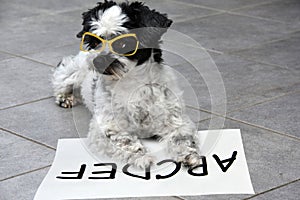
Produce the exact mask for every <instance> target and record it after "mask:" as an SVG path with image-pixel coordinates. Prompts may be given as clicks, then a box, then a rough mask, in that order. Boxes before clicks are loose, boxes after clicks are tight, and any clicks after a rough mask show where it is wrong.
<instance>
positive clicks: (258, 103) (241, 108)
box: [226, 91, 300, 114]
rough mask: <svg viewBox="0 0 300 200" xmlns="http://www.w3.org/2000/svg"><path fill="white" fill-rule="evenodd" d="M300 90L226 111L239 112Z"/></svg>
mask: <svg viewBox="0 0 300 200" xmlns="http://www.w3.org/2000/svg"><path fill="white" fill-rule="evenodd" d="M299 92H300V91H293V92H287V93H285V94H282V95H279V96H275V97H271V98H268V99H266V100H263V101H260V102H257V103H254V104H251V105H248V106H244V107H240V108H237V109H235V110H231V111H228V112H226V114H229V113H233V112H238V111H242V110H244V109H246V108H251V107H254V106H257V105H260V104H263V103H268V102H271V101H274V100H276V99H278V98H281V97H285V96H288V95H291V94H297V93H299Z"/></svg>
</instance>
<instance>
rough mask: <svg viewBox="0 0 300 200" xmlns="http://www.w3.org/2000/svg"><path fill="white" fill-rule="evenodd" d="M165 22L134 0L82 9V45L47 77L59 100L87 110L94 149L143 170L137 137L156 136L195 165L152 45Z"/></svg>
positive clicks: (169, 74)
mask: <svg viewBox="0 0 300 200" xmlns="http://www.w3.org/2000/svg"><path fill="white" fill-rule="evenodd" d="M171 23H172V21H171V20H170V19H168V18H167V15H166V14H161V13H159V12H157V11H155V10H150V9H149V8H148V7H147V6H145V5H143V4H142V3H140V2H133V3H128V2H125V3H120V4H117V3H115V2H113V1H105V2H104V3H98V4H97V6H96V7H95V8H93V9H90V10H89V11H87V12H85V13H83V24H82V25H83V30H82V31H81V32H79V33H78V34H77V37H79V38H81V39H82V40H81V46H80V48H81V51H80V52H79V53H78V54H77V55H76V56H68V57H64V58H63V59H62V61H61V62H60V63H59V64H58V66H57V68H56V69H55V72H54V75H53V81H52V82H53V87H54V94H55V96H56V103H57V104H58V105H60V106H62V107H66V108H69V107H72V106H74V105H76V104H77V103H80V102H83V103H84V104H85V105H86V106H87V108H88V109H89V110H90V111H91V112H92V114H93V117H92V120H91V122H90V128H89V133H88V138H89V141H90V144H91V147H92V148H93V149H94V151H98V152H103V151H104V152H105V153H106V154H108V155H110V156H113V157H116V158H118V159H122V160H124V161H126V162H128V163H130V164H133V165H135V166H137V167H141V168H146V167H149V166H150V165H151V164H152V163H153V157H152V156H151V155H149V154H148V153H147V150H146V148H145V147H144V146H143V144H142V142H141V141H140V139H141V138H148V137H153V136H156V138H159V142H161V143H162V144H164V145H166V150H167V151H168V152H169V154H170V155H171V156H172V157H173V158H174V159H176V160H177V161H178V162H182V163H183V164H184V165H186V166H188V167H195V166H197V165H199V164H200V161H201V156H200V155H199V149H198V137H197V130H196V127H195V125H194V124H193V122H192V121H191V120H190V119H189V117H188V116H187V115H185V114H184V104H183V103H182V100H181V98H180V95H181V91H180V90H179V89H178V87H177V79H176V76H175V75H174V73H173V71H172V70H171V69H170V67H168V66H166V65H164V64H163V62H162V57H161V56H162V51H161V49H160V48H159V43H160V39H161V36H162V35H163V33H164V32H165V31H166V29H167V28H168V27H169V26H170V25H171ZM74 91H80V95H77V96H76V95H75V93H74Z"/></svg>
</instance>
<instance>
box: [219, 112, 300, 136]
mask: <svg viewBox="0 0 300 200" xmlns="http://www.w3.org/2000/svg"><path fill="white" fill-rule="evenodd" d="M225 118H227V119H230V120H232V121H236V122H240V123H243V124H247V125H249V126H253V127H256V128H260V129H264V130H267V131H270V132H273V133H276V134H278V135H281V136H286V137H289V138H292V139H294V140H298V141H300V138H299V137H297V136H293V135H290V134H287V133H282V132H280V131H276V130H273V129H270V128H267V127H264V126H260V125H257V124H252V123H249V122H246V121H242V120H239V119H235V118H232V117H227V116H226V117H225Z"/></svg>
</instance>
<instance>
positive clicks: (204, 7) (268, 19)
mask: <svg viewBox="0 0 300 200" xmlns="http://www.w3.org/2000/svg"><path fill="white" fill-rule="evenodd" d="M171 1H173V2H174V3H177V4H183V5H186V6H192V7H199V8H203V9H207V10H213V11H217V12H218V13H215V14H211V15H207V16H203V18H204V17H210V16H214V15H219V14H232V15H238V16H244V17H249V18H254V19H259V20H265V21H271V22H276V23H283V24H289V23H286V22H284V21H280V20H274V19H270V18H264V17H257V16H253V15H247V14H243V13H239V12H236V11H238V10H241V9H244V8H251V7H257V6H261V5H265V4H270V3H272V2H273V1H269V2H263V3H258V4H253V5H249V6H244V7H240V8H235V9H231V10H224V9H217V8H212V7H207V6H203V5H198V4H193V3H186V2H179V1H177V0H171ZM274 1H275V0H274ZM191 19H201V17H199V18H197V17H195V18H191ZM191 19H186V20H180V22H184V21H188V20H191Z"/></svg>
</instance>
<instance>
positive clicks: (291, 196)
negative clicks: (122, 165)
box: [253, 181, 300, 200]
mask: <svg viewBox="0 0 300 200" xmlns="http://www.w3.org/2000/svg"><path fill="white" fill-rule="evenodd" d="M299 188H300V181H297V182H294V183H291V184H289V185H287V186H284V187H281V188H278V189H276V190H273V191H270V192H267V193H265V194H261V195H259V196H257V197H254V198H253V200H269V199H286V200H295V199H298V198H299V196H300V190H299Z"/></svg>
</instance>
